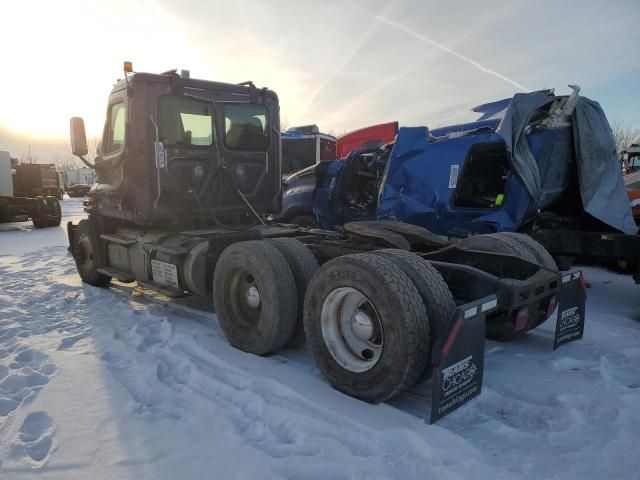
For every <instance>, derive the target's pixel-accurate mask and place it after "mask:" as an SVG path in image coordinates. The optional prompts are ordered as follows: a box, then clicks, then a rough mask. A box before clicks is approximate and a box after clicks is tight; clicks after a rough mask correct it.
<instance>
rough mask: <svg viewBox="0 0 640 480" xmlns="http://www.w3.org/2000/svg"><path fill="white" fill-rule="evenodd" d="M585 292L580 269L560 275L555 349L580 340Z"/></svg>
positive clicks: (582, 327)
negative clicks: (560, 285) (560, 283)
mask: <svg viewBox="0 0 640 480" xmlns="http://www.w3.org/2000/svg"><path fill="white" fill-rule="evenodd" d="M586 299H587V292H586V289H585V284H584V277H583V276H582V271H580V270H578V271H577V272H572V273H567V274H564V275H562V289H561V290H560V302H559V306H558V319H557V322H556V334H555V338H554V342H553V349H554V350H555V349H556V348H558V347H559V346H561V345H564V344H565V343H569V342H573V341H575V340H580V339H581V338H582V335H583V334H584V321H585V302H586Z"/></svg>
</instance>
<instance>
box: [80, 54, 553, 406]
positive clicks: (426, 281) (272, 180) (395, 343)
mask: <svg viewBox="0 0 640 480" xmlns="http://www.w3.org/2000/svg"><path fill="white" fill-rule="evenodd" d="M279 125H280V120H279V103H278V97H277V95H276V93H275V92H273V91H271V90H269V89H267V88H258V87H256V86H255V85H254V84H253V83H251V82H247V83H242V84H230V83H221V82H214V81H205V80H198V79H194V78H191V77H190V75H188V74H187V73H186V72H182V73H178V72H177V71H176V70H171V71H168V72H165V73H163V74H150V73H136V72H133V69H132V68H131V66H130V64H125V73H124V78H123V79H121V80H119V81H118V82H117V83H116V84H115V86H114V87H113V90H112V91H111V94H110V95H109V99H108V103H107V117H106V122H105V128H104V133H103V138H102V149H101V152H100V155H99V157H98V158H97V159H96V161H95V169H96V172H97V184H96V185H95V186H94V187H93V188H92V190H91V191H90V193H89V196H88V201H87V206H86V213H87V218H86V219H84V220H81V221H80V222H79V223H77V224H73V223H71V222H70V223H69V224H68V235H69V245H70V247H69V248H70V251H71V253H72V254H73V257H74V259H75V262H76V265H77V268H78V272H79V274H80V276H81V278H82V280H83V281H84V282H86V283H88V284H90V285H94V286H98V287H106V286H107V285H109V283H110V282H111V281H112V280H114V279H115V280H117V281H119V282H137V283H138V284H139V285H140V286H142V287H145V288H147V289H152V290H156V291H159V292H161V293H163V294H165V295H167V296H169V297H177V296H183V295H197V296H202V297H210V298H212V299H213V303H214V305H215V310H216V313H217V317H218V321H219V323H220V325H221V327H222V330H223V332H224V334H225V336H226V338H227V339H228V341H229V342H230V344H231V345H233V346H234V347H236V348H238V349H240V350H243V351H245V352H248V353H252V354H256V355H269V354H272V353H274V352H276V351H278V350H279V349H281V348H283V347H285V346H291V345H299V344H301V343H302V342H304V340H305V338H306V341H307V344H308V346H309V348H310V350H311V352H312V354H313V357H314V359H315V361H316V363H317V365H318V367H319V368H320V370H321V371H322V373H323V374H324V375H325V376H326V378H327V379H328V380H329V382H330V383H331V384H332V385H333V386H334V387H335V388H337V389H339V390H341V391H343V392H346V393H348V394H349V395H352V396H355V397H357V398H360V399H363V400H366V401H370V402H380V401H384V400H386V399H388V398H390V397H392V396H394V395H396V394H397V393H399V392H401V391H403V390H405V389H408V388H410V387H411V386H412V385H414V384H415V383H416V382H417V381H418V380H419V379H421V378H424V375H425V374H428V372H430V371H431V369H432V368H433V367H434V366H436V365H438V364H439V362H440V361H441V358H442V355H440V353H442V352H444V349H445V347H446V350H447V352H450V351H453V350H450V349H451V344H452V343H455V341H456V340H455V339H456V338H458V339H459V338H461V337H460V335H461V334H460V333H459V331H460V328H462V330H463V331H464V328H465V325H466V324H467V322H470V321H471V320H473V318H474V317H475V316H477V315H482V316H484V317H486V325H487V331H488V332H489V333H490V334H491V335H492V336H496V337H500V338H509V337H511V336H513V335H515V334H518V333H520V332H524V331H526V330H529V329H531V328H534V327H536V326H537V325H539V324H540V323H542V322H543V321H545V319H546V318H547V317H548V316H549V314H550V313H551V312H552V311H553V309H554V307H555V304H556V300H557V299H558V296H561V293H562V288H563V281H562V277H561V275H560V274H559V273H558V272H557V271H554V270H552V269H549V268H546V267H545V266H543V265H542V264H541V263H539V262H538V261H536V260H531V258H532V257H527V258H524V257H523V256H518V255H510V254H504V253H495V252H494V253H492V252H486V251H482V250H481V249H480V250H473V249H470V248H461V247H459V246H456V245H454V244H450V243H449V242H448V241H446V240H442V239H441V238H439V237H437V236H435V235H433V234H431V233H430V232H429V231H427V230H425V229H423V228H420V227H416V226H412V225H408V224H404V223H400V222H354V223H348V224H345V225H344V226H343V228H341V229H340V231H338V232H336V231H324V230H317V229H308V228H303V227H299V226H295V225H290V224H282V223H272V222H269V221H267V218H268V216H269V215H272V214H273V213H275V212H278V211H279V210H280V202H281V189H282V181H281V146H280V131H279ZM71 146H72V151H73V153H74V154H75V155H77V156H79V157H80V158H81V159H83V160H84V156H85V155H86V154H87V142H86V134H85V131H84V122H83V120H82V119H81V118H79V117H74V118H72V119H71ZM513 242H514V243H515V244H518V245H520V247H519V248H522V249H529V250H527V251H533V250H535V249H533V250H532V249H531V247H529V246H528V245H529V243H530V242H529V241H527V242H523V243H519V241H518V239H517V238H514V239H513ZM536 248H537V247H536ZM460 309H462V310H460ZM456 312H465V313H464V318H462V317H460V318H458V317H456V315H457V313H456ZM483 325H484V323H483ZM484 332H485V329H484V326H483V328H482V329H481V330H479V334H476V335H475V336H474V337H473V338H475V340H476V341H480V342H481V344H482V345H483V344H484V343H483V342H484ZM456 335H457V337H456ZM478 335H480V336H481V338H477V337H478ZM447 342H448V343H447ZM463 350H464V348H463ZM435 353H438V354H437V355H436V354H435ZM469 355H471V354H469ZM474 375H475V370H474ZM464 398H466V397H464Z"/></svg>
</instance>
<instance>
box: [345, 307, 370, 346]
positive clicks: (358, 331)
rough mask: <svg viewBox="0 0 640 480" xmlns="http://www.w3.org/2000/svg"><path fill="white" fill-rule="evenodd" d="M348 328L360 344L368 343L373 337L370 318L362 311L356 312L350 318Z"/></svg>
mask: <svg viewBox="0 0 640 480" xmlns="http://www.w3.org/2000/svg"><path fill="white" fill-rule="evenodd" d="M350 327H351V331H352V332H353V334H354V335H355V336H356V338H357V339H358V340H360V341H362V342H366V341H368V340H369V339H370V338H371V336H372V335H373V323H372V322H371V318H370V317H369V315H367V314H366V313H365V312H363V311H362V310H358V311H357V312H356V314H355V315H354V316H353V317H351V325H350Z"/></svg>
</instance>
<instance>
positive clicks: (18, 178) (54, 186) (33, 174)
mask: <svg viewBox="0 0 640 480" xmlns="http://www.w3.org/2000/svg"><path fill="white" fill-rule="evenodd" d="M11 163H12V167H13V170H14V174H13V192H14V195H15V196H18V197H38V196H42V197H47V196H51V197H55V198H57V199H62V194H63V191H64V185H63V184H61V183H60V176H59V174H58V172H57V171H56V169H55V166H54V165H50V164H41V163H18V162H17V161H15V160H13V161H12V162H11Z"/></svg>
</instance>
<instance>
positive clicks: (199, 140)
mask: <svg viewBox="0 0 640 480" xmlns="http://www.w3.org/2000/svg"><path fill="white" fill-rule="evenodd" d="M158 118H159V122H158V123H159V125H158V127H159V135H160V141H161V142H164V143H165V144H167V145H185V146H189V145H196V146H209V145H211V143H212V141H213V105H211V104H207V103H205V102H201V101H198V100H193V99H191V98H186V97H180V96H177V95H163V96H161V97H160V99H159V100H158Z"/></svg>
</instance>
